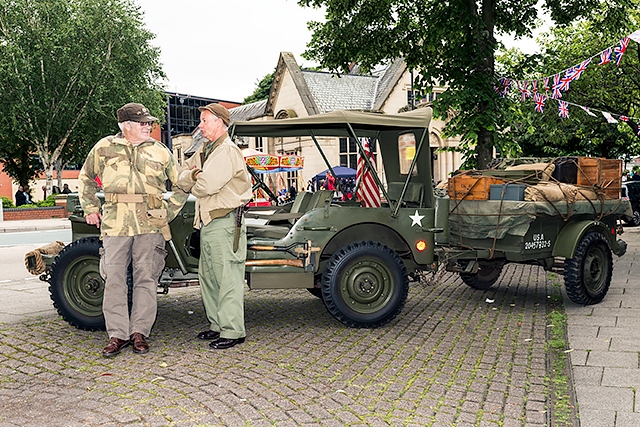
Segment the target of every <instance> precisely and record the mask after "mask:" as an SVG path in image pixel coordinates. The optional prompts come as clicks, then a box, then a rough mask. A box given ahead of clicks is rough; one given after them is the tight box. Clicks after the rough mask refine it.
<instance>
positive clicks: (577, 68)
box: [572, 58, 591, 80]
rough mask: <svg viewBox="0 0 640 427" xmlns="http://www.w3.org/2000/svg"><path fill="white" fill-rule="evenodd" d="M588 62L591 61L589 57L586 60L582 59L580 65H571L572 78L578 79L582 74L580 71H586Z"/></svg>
mask: <svg viewBox="0 0 640 427" xmlns="http://www.w3.org/2000/svg"><path fill="white" fill-rule="evenodd" d="M590 63H591V58H589V59H587V60H586V61H582V62H581V63H580V65H576V66H575V67H573V70H574V74H573V79H572V80H578V79H579V78H580V76H581V75H582V73H584V72H585V71H586V69H587V67H588V66H589V64H590Z"/></svg>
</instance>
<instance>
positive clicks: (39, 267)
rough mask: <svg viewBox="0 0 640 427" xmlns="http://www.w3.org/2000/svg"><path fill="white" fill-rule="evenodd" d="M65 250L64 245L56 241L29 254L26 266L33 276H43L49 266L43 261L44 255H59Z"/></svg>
mask: <svg viewBox="0 0 640 427" xmlns="http://www.w3.org/2000/svg"><path fill="white" fill-rule="evenodd" d="M63 248H64V243H63V242H61V241H59V240H56V241H55V242H51V243H48V244H46V245H44V246H43V247H41V248H38V249H36V250H34V251H31V252H27V253H26V255H25V256H24V265H25V267H27V270H28V271H29V273H31V274H34V275H37V274H42V273H44V271H45V270H46V269H47V264H46V263H45V262H44V260H43V259H42V254H45V255H57V254H59V253H60V251H61V250H62V249H63Z"/></svg>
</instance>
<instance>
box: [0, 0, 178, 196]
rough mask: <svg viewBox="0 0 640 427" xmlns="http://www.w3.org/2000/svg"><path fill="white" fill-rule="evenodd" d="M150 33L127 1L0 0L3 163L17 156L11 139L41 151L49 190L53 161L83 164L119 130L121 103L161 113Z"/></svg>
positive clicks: (156, 62) (32, 150)
mask: <svg viewBox="0 0 640 427" xmlns="http://www.w3.org/2000/svg"><path fill="white" fill-rule="evenodd" d="M153 37H154V36H153V34H151V33H150V32H149V31H147V30H146V29H145V28H144V25H143V23H142V18H141V12H140V10H139V7H138V6H136V5H135V4H134V3H133V2H132V1H130V0H71V1H70V0H0V49H1V51H0V52H1V53H0V116H3V117H5V119H4V120H2V121H0V135H1V136H0V157H1V158H2V159H3V160H2V161H3V163H4V164H5V165H7V164H11V162H12V161H13V160H15V159H14V158H13V157H12V153H11V149H10V146H11V145H12V144H13V145H15V144H16V143H18V144H20V145H22V147H23V149H25V150H27V149H28V150H29V151H28V152H29V153H32V154H36V155H37V156H38V157H39V159H40V162H41V163H42V168H43V170H44V171H45V173H46V177H47V190H48V192H50V190H51V180H52V177H53V169H54V167H55V165H56V163H59V161H61V162H62V163H65V162H68V161H70V160H71V159H70V158H69V157H68V156H73V159H74V160H75V161H79V162H82V161H83V160H84V159H83V157H84V156H85V155H86V153H87V152H88V150H89V149H90V147H91V146H92V145H93V144H94V143H95V142H96V141H97V140H98V139H99V138H100V137H102V136H104V135H108V134H114V133H116V132H117V130H118V129H117V126H116V123H117V120H116V116H115V111H116V110H117V109H118V108H119V107H120V106H122V105H123V104H125V103H127V102H141V103H143V104H145V105H146V106H147V107H148V108H149V109H150V110H151V111H152V112H155V113H156V115H158V114H161V113H162V111H163V108H164V102H165V99H164V94H163V92H162V88H161V87H160V86H159V84H158V83H157V82H158V81H159V79H160V78H162V77H164V73H163V72H162V69H161V66H160V63H159V55H160V54H159V50H158V49H157V48H155V47H152V46H151V45H150V44H149V42H150V41H151V40H152V39H153ZM160 117H162V116H160ZM65 156H67V157H66V158H65ZM12 176H13V177H14V179H16V180H18V181H19V182H20V183H21V184H24V182H22V180H23V179H24V177H23V176H17V175H12ZM32 177H33V176H30V177H29V178H32Z"/></svg>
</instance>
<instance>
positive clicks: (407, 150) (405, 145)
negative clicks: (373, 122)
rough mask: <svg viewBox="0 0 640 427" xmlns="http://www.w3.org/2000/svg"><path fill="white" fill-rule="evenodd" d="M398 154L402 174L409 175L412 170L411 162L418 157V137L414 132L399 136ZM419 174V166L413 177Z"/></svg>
mask: <svg viewBox="0 0 640 427" xmlns="http://www.w3.org/2000/svg"><path fill="white" fill-rule="evenodd" d="M398 154H399V158H400V174H401V175H407V174H408V173H409V169H410V168H411V162H413V158H414V157H415V156H416V136H415V135H414V134H413V132H409V133H403V134H402V135H400V136H398ZM417 174H418V165H417V164H416V166H415V167H414V169H413V173H412V175H417Z"/></svg>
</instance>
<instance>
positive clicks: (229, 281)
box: [198, 213, 247, 339]
mask: <svg viewBox="0 0 640 427" xmlns="http://www.w3.org/2000/svg"><path fill="white" fill-rule="evenodd" d="M235 229H236V224H235V216H234V213H230V214H229V215H227V216H224V217H222V218H216V219H214V220H212V221H211V222H210V223H209V224H207V225H205V226H203V227H202V228H201V229H200V262H199V267H198V268H199V270H198V278H199V279H200V292H201V293H202V302H203V303H204V309H205V311H206V313H207V319H208V320H209V323H210V324H211V326H210V329H211V330H212V331H217V332H220V337H222V338H229V339H238V338H243V337H245V336H246V332H245V328H244V265H245V261H246V259H247V232H246V226H245V224H244V219H243V221H242V228H241V234H240V244H239V245H238V251H237V252H233V239H234V235H235Z"/></svg>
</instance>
